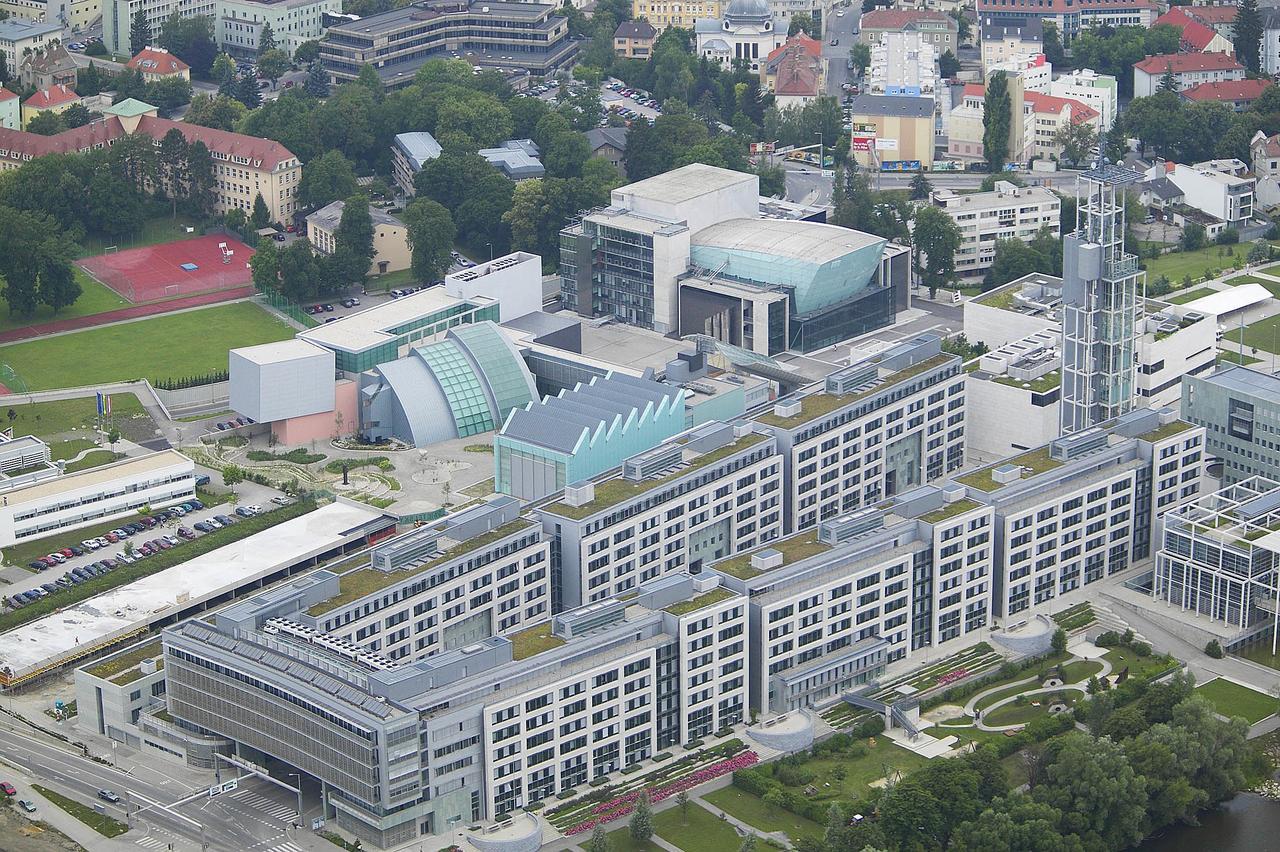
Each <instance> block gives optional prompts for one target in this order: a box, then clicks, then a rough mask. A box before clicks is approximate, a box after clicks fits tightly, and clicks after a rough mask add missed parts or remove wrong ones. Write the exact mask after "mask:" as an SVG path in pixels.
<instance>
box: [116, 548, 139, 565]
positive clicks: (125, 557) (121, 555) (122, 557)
mask: <svg viewBox="0 0 1280 852" xmlns="http://www.w3.org/2000/svg"><path fill="white" fill-rule="evenodd" d="M112 558H113V559H115V561H117V562H123V563H124V564H125V565H129V564H131V563H133V562H134V561H135V560H134V558H133V557H132V556H131V555H129V554H128V553H125V552H124V551H123V550H121V551H117V552H116V555H115V556H113V557H112Z"/></svg>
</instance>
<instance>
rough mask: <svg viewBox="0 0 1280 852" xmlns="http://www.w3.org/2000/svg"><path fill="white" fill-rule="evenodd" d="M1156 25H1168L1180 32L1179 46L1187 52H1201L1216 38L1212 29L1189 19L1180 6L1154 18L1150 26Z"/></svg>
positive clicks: (1216, 34)
mask: <svg viewBox="0 0 1280 852" xmlns="http://www.w3.org/2000/svg"><path fill="white" fill-rule="evenodd" d="M1156 24H1168V25H1169V26H1171V27H1177V28H1178V29H1179V30H1181V31H1182V36H1181V38H1180V41H1181V45H1180V46H1181V47H1182V49H1183V50H1185V51H1188V52H1196V51H1203V50H1204V49H1205V48H1206V47H1208V46H1209V42H1211V41H1213V40H1214V39H1215V38H1217V36H1218V33H1217V32H1216V31H1214V30H1213V29H1212V28H1210V27H1206V26H1205V25H1204V24H1202V23H1201V22H1199V21H1197V20H1195V19H1194V18H1192V17H1190V16H1189V15H1188V14H1187V13H1186V12H1185V11H1183V8H1182V7H1181V6H1175V7H1173V8H1172V9H1170V10H1169V11H1168V12H1165V13H1164V14H1163V15H1161V16H1160V17H1158V18H1156V19H1155V21H1154V22H1153V23H1152V26H1155V25H1156Z"/></svg>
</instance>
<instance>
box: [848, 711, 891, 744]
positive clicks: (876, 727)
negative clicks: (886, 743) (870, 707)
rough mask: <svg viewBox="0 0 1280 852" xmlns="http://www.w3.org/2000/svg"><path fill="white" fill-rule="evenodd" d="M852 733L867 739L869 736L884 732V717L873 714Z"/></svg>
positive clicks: (861, 738)
mask: <svg viewBox="0 0 1280 852" xmlns="http://www.w3.org/2000/svg"><path fill="white" fill-rule="evenodd" d="M850 733H852V734H853V736H854V737H856V738H857V739H860V740H865V739H867V738H868V737H874V736H878V735H880V734H883V733H884V717H883V716H879V715H877V716H872V717H871V718H870V719H867V720H865V721H864V722H862V724H860V725H858V727H856V728H854V729H853V730H852V731H851V732H850Z"/></svg>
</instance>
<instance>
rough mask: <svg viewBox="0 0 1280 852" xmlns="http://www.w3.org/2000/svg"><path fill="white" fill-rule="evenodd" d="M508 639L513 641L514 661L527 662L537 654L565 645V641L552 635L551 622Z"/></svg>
mask: <svg viewBox="0 0 1280 852" xmlns="http://www.w3.org/2000/svg"><path fill="white" fill-rule="evenodd" d="M507 638H508V639H510V640H511V645H512V648H511V656H512V659H516V660H527V659H529V658H530V657H532V656H534V655H535V654H541V653H542V652H543V651H550V650H552V649H553V648H559V647H560V646H561V645H563V644H564V640H563V639H561V638H560V637H559V636H556V635H554V634H552V632H551V622H550V621H544V622H543V623H542V624H537V625H534V626H533V627H530V628H528V629H526V630H521V631H520V632H519V633H512V634H511V635H509V636H508V637H507Z"/></svg>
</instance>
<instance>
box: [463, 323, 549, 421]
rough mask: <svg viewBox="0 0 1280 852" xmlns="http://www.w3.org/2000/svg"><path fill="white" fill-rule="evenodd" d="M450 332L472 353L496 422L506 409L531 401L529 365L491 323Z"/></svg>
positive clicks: (465, 326)
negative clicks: (492, 402)
mask: <svg viewBox="0 0 1280 852" xmlns="http://www.w3.org/2000/svg"><path fill="white" fill-rule="evenodd" d="M450 336H451V337H453V338H456V339H457V341H458V342H459V343H460V344H461V345H462V346H463V347H465V348H466V350H467V352H469V353H471V357H472V358H473V359H475V362H476V364H477V365H479V367H480V372H481V373H482V374H483V377H484V380H485V381H486V382H488V385H489V390H490V392H492V394H493V400H494V403H495V405H496V406H497V409H498V414H497V418H496V419H495V422H496V423H502V422H503V421H504V420H506V419H507V412H509V411H511V409H513V408H521V407H523V406H525V405H527V404H529V403H530V402H533V400H534V398H535V396H536V391H535V389H534V387H533V383H532V380H531V378H530V376H529V371H528V368H526V367H525V366H524V362H523V361H521V360H520V356H519V354H517V353H516V351H515V349H514V347H512V346H511V344H510V343H508V342H507V340H506V339H505V338H504V337H503V336H502V334H501V333H499V332H498V330H497V329H496V328H495V327H494V326H493V325H492V324H490V323H477V324H475V325H464V326H459V327H458V328H455V329H453V331H452V332H450Z"/></svg>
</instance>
